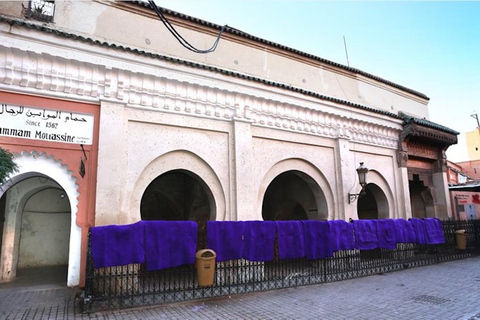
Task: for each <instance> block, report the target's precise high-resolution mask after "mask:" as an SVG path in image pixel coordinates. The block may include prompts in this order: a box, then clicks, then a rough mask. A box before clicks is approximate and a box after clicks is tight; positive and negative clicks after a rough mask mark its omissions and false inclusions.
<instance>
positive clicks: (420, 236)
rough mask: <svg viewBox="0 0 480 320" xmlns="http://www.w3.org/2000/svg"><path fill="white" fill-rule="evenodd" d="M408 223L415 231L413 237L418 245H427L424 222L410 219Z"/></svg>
mask: <svg viewBox="0 0 480 320" xmlns="http://www.w3.org/2000/svg"><path fill="white" fill-rule="evenodd" d="M410 222H411V223H412V225H413V229H414V230H415V236H416V237H417V243H418V244H427V243H428V239H427V227H426V225H425V220H422V219H418V218H411V219H410Z"/></svg>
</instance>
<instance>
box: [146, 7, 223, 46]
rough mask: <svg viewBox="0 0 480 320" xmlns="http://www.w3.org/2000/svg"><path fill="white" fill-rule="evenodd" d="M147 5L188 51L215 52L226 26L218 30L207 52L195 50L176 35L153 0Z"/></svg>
mask: <svg viewBox="0 0 480 320" xmlns="http://www.w3.org/2000/svg"><path fill="white" fill-rule="evenodd" d="M148 3H149V4H150V6H151V7H152V8H153V10H155V12H156V13H157V16H158V17H159V18H160V20H161V21H162V22H163V24H164V25H165V27H166V28H167V29H168V31H170V33H171V34H172V35H173V36H174V37H175V39H177V40H178V42H180V44H181V45H182V46H183V47H185V48H187V49H188V50H190V51H192V52H195V53H210V52H213V51H215V49H216V48H217V45H218V43H219V42H220V37H221V36H222V33H223V31H224V30H225V28H226V27H227V25H224V26H223V27H222V28H221V29H220V32H219V34H218V36H217V39H216V40H215V42H214V43H213V46H212V47H211V48H210V49H207V50H200V49H197V48H195V47H194V46H193V45H192V44H190V43H189V42H188V41H187V40H185V39H184V38H183V37H182V36H181V35H180V33H178V31H177V30H175V28H174V27H173V26H172V24H171V23H170V22H169V21H168V20H167V18H166V17H165V16H164V15H163V13H162V10H160V8H158V7H157V5H156V4H155V2H154V1H153V0H149V1H148Z"/></svg>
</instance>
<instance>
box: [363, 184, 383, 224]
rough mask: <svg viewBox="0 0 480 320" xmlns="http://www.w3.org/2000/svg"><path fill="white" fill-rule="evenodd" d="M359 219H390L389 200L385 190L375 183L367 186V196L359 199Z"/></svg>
mask: <svg viewBox="0 0 480 320" xmlns="http://www.w3.org/2000/svg"><path fill="white" fill-rule="evenodd" d="M357 201H358V204H357V213H358V219H388V218H389V216H390V215H389V208H388V200H387V197H386V196H385V193H384V192H383V190H382V189H381V188H380V187H379V186H377V185H376V184H374V183H369V184H367V185H366V186H365V194H364V195H362V196H360V197H359V198H358V200H357Z"/></svg>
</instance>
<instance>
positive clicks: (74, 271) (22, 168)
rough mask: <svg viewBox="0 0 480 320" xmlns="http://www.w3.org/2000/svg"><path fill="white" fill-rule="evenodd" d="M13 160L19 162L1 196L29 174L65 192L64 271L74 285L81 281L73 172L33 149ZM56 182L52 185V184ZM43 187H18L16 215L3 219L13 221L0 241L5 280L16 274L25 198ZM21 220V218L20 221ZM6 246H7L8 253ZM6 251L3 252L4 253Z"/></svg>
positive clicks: (76, 187) (1, 191) (71, 284)
mask: <svg viewBox="0 0 480 320" xmlns="http://www.w3.org/2000/svg"><path fill="white" fill-rule="evenodd" d="M14 160H15V162H16V164H17V165H18V169H19V170H18V172H16V173H14V174H12V175H11V176H10V179H9V180H8V181H7V182H6V183H5V184H4V185H3V186H1V188H0V197H1V196H3V194H4V193H5V192H7V191H8V190H12V191H13V189H12V187H14V186H15V185H17V184H19V183H21V182H22V181H25V180H26V179H29V178H32V177H40V178H48V179H50V180H51V181H53V182H54V183H55V185H58V186H59V187H61V188H62V189H63V191H64V192H65V195H66V196H67V197H68V200H69V202H70V240H69V245H68V247H69V255H68V271H67V285H68V286H76V285H79V283H80V258H81V228H80V227H79V226H78V225H77V224H76V219H77V211H78V208H77V205H78V195H79V193H78V185H77V183H76V179H75V178H74V177H73V175H72V172H71V171H69V170H68V168H67V166H66V165H64V164H62V162H61V161H60V160H55V159H54V157H53V156H47V154H45V153H43V152H42V153H38V152H36V151H33V152H31V153H28V152H22V153H21V154H15V155H14ZM55 185H52V187H54V186H55ZM42 188H43V187H42V186H37V185H35V184H33V185H29V186H25V187H24V188H22V189H21V190H17V191H15V192H16V195H15V196H16V197H17V199H18V204H17V207H16V208H17V210H16V213H15V216H12V214H9V216H6V217H5V218H6V222H7V219H8V223H11V224H13V226H16V227H14V229H13V230H15V231H14V232H13V233H12V234H10V235H7V236H6V237H5V236H4V239H5V241H4V243H2V262H1V265H0V266H1V269H2V271H1V272H2V273H1V275H2V278H3V279H5V280H12V279H13V278H14V277H15V274H16V265H14V263H15V262H16V259H17V258H18V245H19V243H18V241H19V236H20V234H19V229H18V226H19V223H18V222H19V221H21V215H22V213H21V212H20V211H19V210H21V209H22V208H23V207H24V205H25V204H26V202H27V200H28V199H29V198H30V196H32V195H33V194H34V193H36V192H38V191H40V190H41V189H42ZM19 219H20V220H19ZM7 248H10V251H9V252H6V251H8V250H7ZM4 253H5V254H4Z"/></svg>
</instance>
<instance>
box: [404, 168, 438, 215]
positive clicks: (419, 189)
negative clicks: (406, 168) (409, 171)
mask: <svg viewBox="0 0 480 320" xmlns="http://www.w3.org/2000/svg"><path fill="white" fill-rule="evenodd" d="M408 186H409V191H410V204H411V207H412V217H413V218H426V217H435V206H434V201H433V197H432V193H431V192H430V189H429V188H428V187H427V186H425V184H424V182H423V181H422V180H420V177H419V175H416V174H414V175H413V180H410V181H409V184H408Z"/></svg>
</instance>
